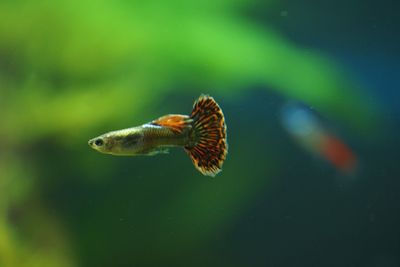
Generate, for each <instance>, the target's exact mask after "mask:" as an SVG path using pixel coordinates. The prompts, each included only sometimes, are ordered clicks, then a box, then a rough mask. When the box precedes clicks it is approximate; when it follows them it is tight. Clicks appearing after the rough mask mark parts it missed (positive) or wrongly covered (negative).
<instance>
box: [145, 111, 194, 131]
mask: <svg viewBox="0 0 400 267" xmlns="http://www.w3.org/2000/svg"><path fill="white" fill-rule="evenodd" d="M191 122H192V119H191V118H190V117H189V116H186V115H178V114H172V115H165V116H162V117H160V118H158V119H156V120H154V121H152V122H151V124H153V125H158V126H163V127H168V128H169V129H171V130H172V131H173V132H175V133H181V132H182V131H183V130H184V129H185V128H187V127H191Z"/></svg>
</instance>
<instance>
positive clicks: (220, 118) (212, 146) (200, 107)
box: [88, 95, 228, 176]
mask: <svg viewBox="0 0 400 267" xmlns="http://www.w3.org/2000/svg"><path fill="white" fill-rule="evenodd" d="M88 143H89V146H91V147H92V148H93V149H95V150H97V151H99V152H101V153H105V154H111V155H118V156H137V155H150V156H152V155H157V154H159V153H167V152H168V150H169V148H171V147H183V148H184V149H185V151H186V152H187V153H188V155H189V156H190V158H191V159H192V162H193V163H194V165H195V167H196V168H197V169H198V170H199V171H200V172H201V173H203V174H204V175H208V176H215V175H216V174H217V173H218V172H220V171H221V169H222V164H223V162H224V160H225V158H226V155H227V152H228V144H227V140H226V125H225V118H224V115H223V113H222V110H221V108H220V107H219V106H218V104H217V103H216V102H215V100H214V99H213V98H212V97H210V96H208V95H201V96H200V97H199V98H198V99H197V100H196V101H195V103H194V105H193V110H192V113H191V114H190V115H189V116H188V115H178V114H172V115H166V116H163V117H160V118H158V119H156V120H153V121H152V122H149V123H145V124H143V125H141V126H137V127H132V128H127V129H122V130H117V131H111V132H108V133H105V134H102V135H100V136H98V137H95V138H93V139H90V140H89V142H88Z"/></svg>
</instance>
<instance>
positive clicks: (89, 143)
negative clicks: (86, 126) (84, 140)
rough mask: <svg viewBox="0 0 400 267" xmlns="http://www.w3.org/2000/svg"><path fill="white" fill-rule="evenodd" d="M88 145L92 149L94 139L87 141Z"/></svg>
mask: <svg viewBox="0 0 400 267" xmlns="http://www.w3.org/2000/svg"><path fill="white" fill-rule="evenodd" d="M88 145H89V146H90V147H94V139H90V140H89V141H88Z"/></svg>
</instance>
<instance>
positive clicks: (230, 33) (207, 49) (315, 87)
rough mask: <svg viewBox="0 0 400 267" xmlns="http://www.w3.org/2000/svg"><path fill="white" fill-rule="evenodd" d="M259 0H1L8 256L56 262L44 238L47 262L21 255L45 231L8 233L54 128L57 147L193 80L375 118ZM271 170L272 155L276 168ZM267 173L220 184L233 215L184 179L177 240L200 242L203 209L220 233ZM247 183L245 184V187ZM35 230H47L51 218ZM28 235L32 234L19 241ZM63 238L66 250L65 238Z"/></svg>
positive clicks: (352, 121)
mask: <svg viewBox="0 0 400 267" xmlns="http://www.w3.org/2000/svg"><path fill="white" fill-rule="evenodd" d="M271 2H272V1H271ZM257 4H258V1H250V2H248V1H243V0H236V1H235V0H231V1H228V0H218V1H215V0H214V1H191V2H188V1H180V0H172V1H163V0H152V1H122V0H121V1H112V2H110V1H96V2H93V1H88V0H82V1H78V0H71V1H49V0H39V1H2V2H1V3H0V105H1V114H2V123H1V124H0V140H1V141H0V146H1V147H3V148H4V149H3V151H8V152H10V151H12V152H13V155H14V156H13V157H11V158H8V160H7V161H6V159H5V158H1V159H0V160H1V162H0V163H3V164H0V166H2V172H1V187H0V190H1V199H2V200H3V199H7V201H6V202H3V205H2V211H1V216H0V231H2V232H3V233H4V234H2V235H1V236H2V238H3V239H2V240H1V243H0V255H3V257H1V259H0V264H1V263H3V264H6V265H5V266H34V265H37V266H46V265H45V264H42V261H41V260H42V259H43V258H41V257H40V256H39V255H45V254H46V251H45V250H44V251H39V252H38V254H37V256H36V258H35V260H37V262H38V263H33V262H26V263H22V262H19V261H17V260H16V259H17V258H19V257H20V256H21V255H25V254H23V253H31V252H26V251H29V250H30V251H35V247H36V246H37V243H35V241H32V242H31V241H29V240H28V239H29V238H26V239H24V238H23V239H22V240H20V241H10V240H12V239H16V238H15V237H13V235H12V234H10V233H11V232H12V230H10V228H11V224H10V223H9V221H8V211H9V209H10V207H13V206H19V207H20V208H21V209H22V210H27V209H28V208H26V207H25V208H24V206H23V203H25V202H26V201H27V200H29V199H31V198H32V195H35V194H34V192H36V191H37V190H38V189H37V188H36V187H35V186H36V183H37V180H41V179H42V177H41V176H42V174H41V172H40V170H37V169H40V168H37V166H35V164H39V163H37V162H35V156H34V155H32V154H34V153H35V152H34V151H33V152H30V153H27V151H28V152H29V151H30V150H35V149H38V148H37V147H36V146H37V144H40V143H41V142H43V140H48V139H55V140H57V141H56V145H58V146H59V148H66V147H71V146H72V147H74V146H79V147H81V146H85V145H86V144H85V143H84V142H86V138H85V137H86V136H91V133H92V132H93V130H94V129H96V128H97V127H99V125H106V124H107V125H112V126H115V125H117V124H118V123H117V122H121V121H126V122H129V123H132V124H134V122H143V121H142V120H144V119H149V118H152V116H150V115H149V116H147V115H146V116H145V115H144V113H143V110H146V107H147V106H149V105H151V104H152V103H154V102H156V100H157V99H161V98H162V97H163V96H164V95H166V94H167V93H168V92H170V91H174V90H176V88H177V87H180V88H181V87H182V86H184V87H185V90H188V91H189V90H191V91H192V92H193V95H195V96H197V94H198V93H199V92H200V90H199V88H202V89H201V91H203V92H207V93H210V94H217V95H224V96H230V95H237V94H238V93H240V92H241V91H243V90H245V89H246V87H248V86H251V85H262V86H263V87H264V88H268V89H270V90H276V91H277V92H279V93H281V94H282V95H285V96H287V97H290V98H294V99H300V100H302V101H304V102H306V103H308V104H310V105H313V106H315V107H316V108H318V109H319V110H320V111H322V112H325V113H327V114H329V115H331V116H333V117H335V118H337V119H338V120H341V121H343V123H345V124H348V125H354V126H355V127H354V129H356V130H364V129H371V128H372V125H373V123H374V119H373V118H374V116H375V115H374V112H375V108H374V106H373V104H372V105H371V103H365V102H363V101H364V100H363V99H365V98H362V97H360V93H359V91H358V90H357V88H356V87H357V86H356V84H355V83H354V82H352V81H350V80H348V79H347V77H346V75H344V74H343V73H342V72H341V71H340V69H339V67H338V66H337V65H336V64H334V63H333V62H332V60H329V59H327V58H326V57H324V56H323V55H321V54H319V53H316V52H314V51H310V50H306V49H301V48H300V47H298V46H296V45H294V44H292V43H291V42H290V41H288V40H287V39H285V38H284V37H283V36H281V35H280V34H279V33H277V32H275V31H274V30H273V29H270V28H268V27H267V26H265V25H262V26H261V25H258V24H256V23H255V22H252V21H251V20H250V19H247V18H245V16H243V14H242V12H241V11H242V10H244V9H246V8H247V7H249V5H254V6H257ZM152 112H155V111H152ZM158 115H160V114H158ZM83 140H84V141H83ZM49 157H51V155H49ZM83 157H84V156H82V158H83ZM9 161H11V162H9ZM27 161H31V162H30V163H29V164H28V166H30V167H29V168H25V166H26V162H27ZM5 162H7V164H5ZM40 164H42V163H40ZM5 165H7V166H8V167H5ZM42 166H45V164H42ZM4 168H8V170H7V171H6V172H5V171H3V170H4ZM21 170H24V171H21ZM273 170H274V168H273V167H272V166H271V168H270V170H269V171H270V172H273ZM227 172H228V173H229V171H227ZM230 175H232V176H235V175H234V174H233V173H230ZM242 175H246V174H245V173H243V174H242ZM235 177H238V175H236V176H235ZM257 179H258V178H257ZM257 179H248V180H241V179H239V178H238V179H236V182H239V183H237V185H238V186H236V187H234V188H232V187H226V188H225V189H223V188H224V187H223V186H222V189H221V191H223V192H225V195H224V196H223V197H222V196H221V197H220V198H218V197H217V198H216V199H219V200H217V201H215V202H214V204H215V205H219V206H218V207H217V209H218V208H220V209H224V210H226V212H225V213H224V215H223V216H222V215H221V214H212V215H210V214H207V207H208V206H207V205H208V201H207V199H208V197H209V196H208V194H207V192H204V191H207V189H204V185H203V186H199V187H193V188H191V190H188V189H185V190H182V192H180V193H179V194H178V197H173V198H171V199H170V202H169V203H167V204H165V206H164V207H163V208H162V209H160V211H158V212H159V213H158V214H168V213H169V211H170V210H175V209H177V208H178V207H180V202H181V201H182V200H187V202H185V203H187V204H186V205H187V206H188V209H191V211H192V217H190V218H186V221H185V222H184V223H183V224H184V225H186V226H189V227H186V228H184V227H183V228H182V231H181V233H180V237H179V238H177V241H176V242H177V243H179V244H180V245H181V246H184V244H187V243H191V242H192V243H193V242H196V240H198V239H201V237H200V235H201V232H195V233H193V232H192V230H193V228H191V227H190V225H191V223H192V222H193V220H200V219H201V220H203V222H204V225H205V227H206V229H207V231H206V232H207V233H208V234H210V233H212V232H213V231H215V229H218V228H219V227H221V225H222V222H223V221H224V220H226V218H229V217H231V216H234V214H235V212H237V209H239V208H240V206H241V205H240V204H239V203H241V202H242V201H244V200H245V199H246V197H248V195H249V194H251V192H254V191H255V190H257V189H256V188H257V185H258V184H259V183H260V182H261V178H260V179H258V180H257ZM239 185H240V186H239ZM10 189H11V190H10ZM14 189H15V190H14ZM240 190H243V191H244V192H243V194H242V195H240V196H237V195H235V193H237V192H238V191H240ZM187 192H190V193H187ZM196 196H197V197H198V198H199V199H197V198H195V197H196ZM39 203H40V202H39ZM36 212H37V213H39V214H41V215H40V216H42V219H41V220H38V221H35V220H34V221H32V223H33V224H34V225H35V226H38V225H39V224H41V223H42V221H48V222H49V223H51V221H52V219H50V218H51V216H49V214H47V213H48V211H46V209H45V207H42V206H41V205H39V204H38V205H37V206H34V207H32V211H31V212H30V213H29V214H30V215H31V216H32V217H35V216H36V215H35V213H36ZM39 222H40V223H39ZM54 225H58V224H57V223H54ZM57 227H58V226H57ZM59 227H61V226H59ZM50 228H52V227H50ZM37 231H41V234H44V235H45V234H46V233H47V232H48V231H49V230H48V229H47V228H39V229H38V230H37ZM159 231H162V227H161V228H160V230H159ZM152 232H153V231H148V232H147V233H148V234H151V233H152ZM155 233H157V231H155ZM39 235H40V234H39ZM54 235H58V236H61V237H62V236H65V233H63V231H55V234H54ZM196 235H197V236H196ZM27 236H29V235H27ZM7 238H8V239H9V240H8V241H7V240H5V239H7ZM153 238H155V236H153ZM60 240H61V241H59V242H61V243H68V242H70V241H67V238H60ZM18 242H21V244H23V245H12V244H15V243H18ZM57 242H58V241H57ZM150 242H151V241H150ZM164 242H166V241H163V242H161V241H160V244H162V245H160V246H161V248H165V247H166V246H167V244H165V243H164ZM66 246H67V245H66ZM148 246H151V244H148ZM161 248H160V249H161ZM55 249H56V250H57V249H58V250H59V253H60V254H63V253H64V246H62V245H61V246H60V247H56V248H55ZM19 250H20V251H25V252H20V251H19ZM21 253H22V254H21ZM41 253H42V254H41ZM64 254H65V255H64V256H65V257H66V258H68V257H70V256H69V253H67V252H66V253H64ZM71 258H72V257H71ZM1 261H3V262H1ZM65 262H68V261H65ZM39 263H40V264H39ZM47 265H48V266H54V264H50V263H49V264H47ZM57 266H60V265H57ZM65 266H73V264H72V263H71V265H68V264H65Z"/></svg>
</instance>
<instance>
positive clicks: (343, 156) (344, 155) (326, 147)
mask: <svg viewBox="0 0 400 267" xmlns="http://www.w3.org/2000/svg"><path fill="white" fill-rule="evenodd" d="M321 149H322V153H323V155H324V157H325V158H326V159H327V160H328V161H329V162H331V163H332V164H333V165H334V166H335V167H336V168H337V169H339V170H341V171H343V172H347V173H348V172H352V171H354V170H355V168H356V167H357V166H356V165H357V159H356V156H355V155H354V153H353V152H352V151H351V149H350V148H349V147H348V146H347V145H346V144H344V143H343V142H342V141H341V140H339V139H338V138H336V137H334V136H326V137H325V139H324V142H323V145H322V148H321Z"/></svg>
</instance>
